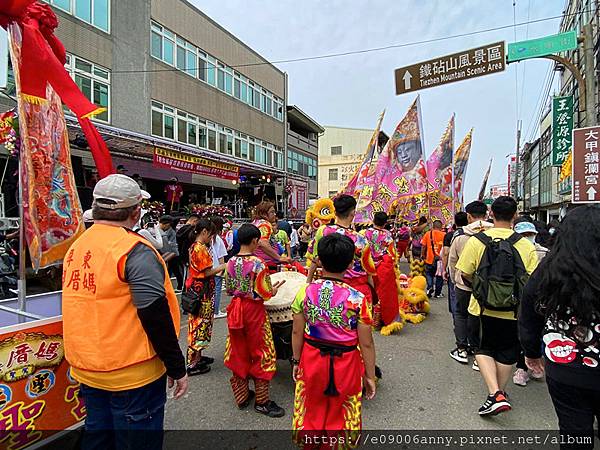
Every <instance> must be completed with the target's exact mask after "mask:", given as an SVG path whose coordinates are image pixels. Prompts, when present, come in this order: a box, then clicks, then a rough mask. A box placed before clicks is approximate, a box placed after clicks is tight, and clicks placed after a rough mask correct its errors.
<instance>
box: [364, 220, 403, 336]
mask: <svg viewBox="0 0 600 450" xmlns="http://www.w3.org/2000/svg"><path fill="white" fill-rule="evenodd" d="M362 234H363V235H364V237H365V239H366V240H367V242H368V243H369V246H370V248H371V254H372V255H373V261H374V262H375V267H376V269H377V273H376V275H375V276H374V277H373V281H374V283H375V292H376V293H377V297H378V299H379V303H378V306H377V307H376V308H375V310H376V311H375V312H374V313H373V315H374V322H375V325H376V326H378V325H379V322H380V321H379V320H377V319H379V318H381V322H382V323H383V325H385V326H389V325H390V324H391V323H392V322H394V321H396V322H397V325H395V326H394V329H393V331H400V330H401V329H402V322H401V321H400V320H398V319H399V317H398V294H399V292H398V285H397V281H398V280H397V278H398V275H399V274H397V273H396V272H397V270H396V267H397V263H398V258H397V253H396V245H395V243H394V238H393V236H392V233H391V232H390V231H388V230H384V229H379V228H374V227H371V228H368V229H366V230H365V231H363V233H362ZM390 331H391V330H390ZM384 334H385V333H384Z"/></svg>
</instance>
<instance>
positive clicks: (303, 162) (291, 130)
mask: <svg viewBox="0 0 600 450" xmlns="http://www.w3.org/2000/svg"><path fill="white" fill-rule="evenodd" d="M287 122H288V127H287V133H288V135H287V152H286V153H287V172H288V180H289V181H288V189H287V194H288V195H289V197H290V198H288V210H289V214H290V216H292V217H304V212H305V211H306V208H307V207H308V202H309V201H310V200H313V199H316V198H317V197H318V195H319V193H318V189H317V168H318V160H319V135H320V134H321V133H323V132H325V129H324V128H323V127H321V125H319V124H318V123H317V122H316V121H315V120H313V119H312V118H311V117H310V116H308V115H307V114H306V113H305V112H304V111H302V110H301V109H300V108H299V107H297V106H294V105H290V106H288V107H287ZM302 192H305V193H306V201H305V202H301V199H302V198H303V195H302ZM294 196H296V198H295V199H294Z"/></svg>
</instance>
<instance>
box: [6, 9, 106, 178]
mask: <svg viewBox="0 0 600 450" xmlns="http://www.w3.org/2000/svg"><path fill="white" fill-rule="evenodd" d="M10 23H16V24H17V25H19V27H20V29H21V32H22V42H21V58H20V62H19V80H20V99H21V100H23V101H25V102H28V103H34V104H43V103H45V102H46V101H47V99H46V86H47V84H48V83H49V84H50V85H51V86H52V87H53V88H54V90H55V91H56V93H57V94H58V96H59V97H60V98H61V100H62V101H63V103H64V104H65V105H67V106H68V107H69V109H70V110H71V111H73V113H74V114H75V115H76V116H77V119H78V120H79V123H80V124H81V128H82V130H83V132H84V134H85V136H86V138H87V141H88V145H89V146H90V150H91V152H92V155H93V157H94V161H95V162H96V167H97V168H98V174H99V175H100V177H101V178H103V177H105V176H107V175H109V174H111V173H114V169H113V165H112V159H111V156H110V152H109V151H108V148H107V147H106V144H105V143H104V141H103V140H102V137H101V136H100V134H99V133H98V130H96V128H95V127H94V125H93V124H92V123H91V122H90V121H89V117H91V116H93V115H96V114H99V113H101V112H103V111H105V110H106V108H101V107H98V106H96V105H94V104H93V103H92V102H90V101H89V100H88V99H87V98H86V97H85V95H83V93H82V92H81V91H80V90H79V88H78V87H77V85H76V84H75V82H74V81H73V79H72V78H71V77H70V76H69V74H68V73H67V71H66V70H65V67H64V64H65V61H66V52H65V47H64V46H63V44H62V43H61V42H60V40H59V39H58V38H57V37H56V36H55V35H54V30H55V29H56V27H57V26H58V19H57V18H56V15H55V14H54V11H52V8H51V7H50V6H49V5H46V4H43V3H39V2H37V1H36V0H0V26H2V27H3V28H7V27H8V25H9V24H10Z"/></svg>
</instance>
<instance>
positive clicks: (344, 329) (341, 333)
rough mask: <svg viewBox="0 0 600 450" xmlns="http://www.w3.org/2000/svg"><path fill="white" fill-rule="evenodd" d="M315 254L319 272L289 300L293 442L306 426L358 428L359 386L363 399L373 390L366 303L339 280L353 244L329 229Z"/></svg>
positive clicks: (305, 434)
mask: <svg viewBox="0 0 600 450" xmlns="http://www.w3.org/2000/svg"><path fill="white" fill-rule="evenodd" d="M318 253H319V259H320V261H321V265H322V268H323V277H322V278H321V279H319V280H317V281H315V282H313V283H310V284H309V285H307V286H305V287H304V288H303V289H301V290H300V291H299V292H298V294H297V296H296V299H295V300H294V303H293V305H292V311H293V313H294V316H293V317H294V329H293V337H292V347H293V352H294V358H293V360H292V363H293V364H294V370H293V376H294V380H295V382H296V393H295V400H294V417H293V423H292V428H293V430H294V434H295V438H296V439H297V441H298V442H306V440H304V439H303V438H304V437H310V436H311V433H310V430H317V433H319V435H321V434H322V430H338V431H342V430H343V431H345V432H358V431H360V429H361V426H362V415H361V407H362V396H363V386H364V388H365V395H366V398H368V399H371V398H373V396H374V395H375V390H376V386H375V347H374V344H373V337H372V335H371V325H372V319H371V311H370V307H369V305H368V304H367V300H366V297H365V296H364V295H363V294H361V293H360V292H358V291H357V290H355V289H353V288H351V287H350V286H348V285H347V284H346V283H345V282H344V281H345V278H344V272H345V271H346V269H348V268H349V267H352V266H353V259H354V243H353V242H352V240H351V239H350V238H349V237H347V236H343V235H341V234H338V233H332V234H329V235H327V236H325V237H324V238H323V239H321V240H320V241H319V244H318ZM358 346H360V350H359V348H358Z"/></svg>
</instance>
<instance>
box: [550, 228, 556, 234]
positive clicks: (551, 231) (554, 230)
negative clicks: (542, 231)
mask: <svg viewBox="0 0 600 450" xmlns="http://www.w3.org/2000/svg"><path fill="white" fill-rule="evenodd" d="M548 233H550V236H553V235H554V233H556V228H550V229H549V230H548Z"/></svg>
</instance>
